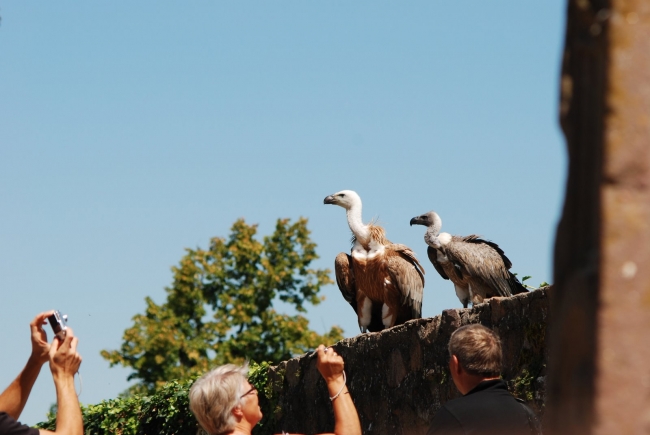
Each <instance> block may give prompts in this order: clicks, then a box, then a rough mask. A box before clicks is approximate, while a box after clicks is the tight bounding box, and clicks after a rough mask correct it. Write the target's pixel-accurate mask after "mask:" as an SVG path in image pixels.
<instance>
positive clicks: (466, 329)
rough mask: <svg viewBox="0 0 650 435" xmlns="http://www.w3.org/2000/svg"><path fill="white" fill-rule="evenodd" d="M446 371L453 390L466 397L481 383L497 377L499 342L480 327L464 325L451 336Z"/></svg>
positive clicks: (483, 327) (499, 356)
mask: <svg viewBox="0 0 650 435" xmlns="http://www.w3.org/2000/svg"><path fill="white" fill-rule="evenodd" d="M449 356H450V360H449V368H450V370H451V374H452V378H453V380H454V383H455V384H456V387H458V390H459V391H460V392H461V393H462V394H466V393H467V392H468V391H469V390H471V389H472V388H473V387H474V386H476V385H477V384H478V383H479V382H481V381H482V380H485V379H494V378H498V377H499V376H500V374H501V364H502V358H503V357H502V354H501V341H500V340H499V337H498V336H497V335H496V334H495V333H494V332H492V331H491V330H490V329H488V328H486V327H485V326H482V325H466V326H462V327H460V328H458V329H457V330H456V331H454V333H453V334H451V339H450V340H449Z"/></svg>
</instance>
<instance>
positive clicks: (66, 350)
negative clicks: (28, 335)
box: [49, 327, 81, 377]
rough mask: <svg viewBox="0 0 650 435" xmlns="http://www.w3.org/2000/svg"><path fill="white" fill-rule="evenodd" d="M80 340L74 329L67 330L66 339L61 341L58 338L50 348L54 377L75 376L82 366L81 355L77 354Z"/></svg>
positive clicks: (51, 368) (51, 367)
mask: <svg viewBox="0 0 650 435" xmlns="http://www.w3.org/2000/svg"><path fill="white" fill-rule="evenodd" d="M78 341H79V339H78V338H77V337H75V336H74V332H73V331H72V328H70V327H68V328H67V329H66V330H65V339H63V341H61V340H60V339H59V338H58V337H57V338H55V339H54V341H53V342H52V345H51V346H50V354H49V357H50V370H51V371H52V376H54V377H56V376H58V375H68V376H71V377H72V376H74V374H75V373H77V371H78V370H79V366H80V365H81V355H79V353H77V342H78Z"/></svg>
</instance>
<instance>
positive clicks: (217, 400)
mask: <svg viewBox="0 0 650 435" xmlns="http://www.w3.org/2000/svg"><path fill="white" fill-rule="evenodd" d="M247 375H248V363H246V364H244V365H243V366H242V367H240V366H236V365H234V364H226V365H223V366H219V367H217V368H215V369H213V370H211V371H209V372H208V373H206V374H204V375H203V376H201V377H200V378H199V379H197V380H196V382H194V384H193V385H192V388H190V393H189V399H190V410H191V411H192V414H194V417H196V419H197V421H198V422H199V424H200V425H201V427H202V428H203V430H205V431H206V432H207V433H208V434H210V435H218V434H221V433H227V432H231V431H233V430H234V429H235V423H236V422H237V421H236V419H235V416H234V415H233V413H232V411H233V409H235V408H236V407H237V406H238V405H239V404H240V403H241V395H242V394H243V391H242V381H243V380H246V377H247Z"/></svg>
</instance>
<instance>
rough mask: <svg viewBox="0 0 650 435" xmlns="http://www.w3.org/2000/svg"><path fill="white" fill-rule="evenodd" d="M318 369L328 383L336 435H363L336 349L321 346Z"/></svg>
mask: <svg viewBox="0 0 650 435" xmlns="http://www.w3.org/2000/svg"><path fill="white" fill-rule="evenodd" d="M317 352H318V362H317V363H316V367H317V368H318V371H319V372H320V374H321V375H322V376H323V379H325V382H326V383H327V389H328V391H329V395H330V398H332V407H333V408H334V433H335V434H336V435H361V423H360V422H359V414H357V408H356V407H355V406H354V402H353V401H352V397H351V396H350V392H349V391H348V387H347V385H346V384H345V379H344V376H343V366H344V363H343V358H342V357H341V356H340V355H338V354H337V353H336V352H335V351H334V349H332V348H327V349H326V348H325V346H323V345H320V346H318V349H317Z"/></svg>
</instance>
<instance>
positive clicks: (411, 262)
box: [323, 190, 424, 332]
mask: <svg viewBox="0 0 650 435" xmlns="http://www.w3.org/2000/svg"><path fill="white" fill-rule="evenodd" d="M323 202H324V203H325V204H334V205H338V206H341V207H343V208H344V209H345V210H346V214H347V217H348V225H349V226H350V230H352V234H353V237H352V250H351V255H348V254H346V253H345V252H341V253H340V254H339V255H337V256H336V260H335V262H334V269H335V271H336V283H337V284H338V286H339V289H340V290H341V294H343V297H344V298H345V300H346V301H348V303H349V304H350V305H352V308H353V309H354V311H355V312H356V313H357V317H358V320H359V328H360V329H361V332H367V331H371V332H374V331H381V330H382V329H384V328H390V327H392V326H395V325H399V324H402V323H404V322H406V321H408V320H411V319H419V318H420V317H421V313H422V290H423V289H424V269H423V268H422V265H421V264H420V263H419V262H418V260H417V258H416V257H415V253H413V251H411V250H410V249H409V248H408V247H407V246H404V245H400V244H395V243H391V242H389V241H388V240H387V239H386V235H385V232H384V229H383V228H382V227H380V226H378V225H374V224H373V223H370V224H367V225H366V224H364V223H363V221H362V220H361V198H359V195H357V193H356V192H353V191H351V190H342V191H340V192H338V193H335V194H333V195H330V196H328V197H326V198H325V200H324V201H323Z"/></svg>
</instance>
